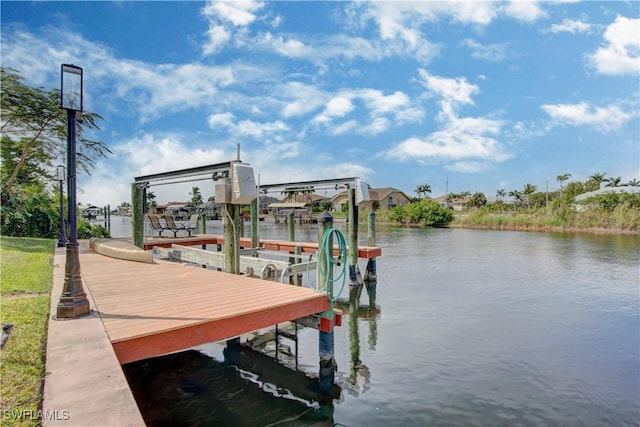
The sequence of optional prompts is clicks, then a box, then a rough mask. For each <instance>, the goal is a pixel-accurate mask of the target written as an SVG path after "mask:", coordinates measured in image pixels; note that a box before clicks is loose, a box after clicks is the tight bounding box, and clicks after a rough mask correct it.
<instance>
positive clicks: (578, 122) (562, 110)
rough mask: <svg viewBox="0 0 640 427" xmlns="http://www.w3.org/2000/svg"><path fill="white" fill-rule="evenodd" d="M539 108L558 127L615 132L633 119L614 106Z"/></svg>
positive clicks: (580, 105)
mask: <svg viewBox="0 0 640 427" xmlns="http://www.w3.org/2000/svg"><path fill="white" fill-rule="evenodd" d="M541 108H542V110H543V111H544V112H545V113H547V114H548V115H549V116H550V117H551V118H552V119H553V121H554V123H556V124H558V125H569V126H590V127H593V128H595V129H597V130H600V131H603V132H611V131H614V130H617V129H619V128H620V127H622V125H623V124H624V123H626V122H627V121H628V120H630V119H631V118H632V117H633V115H632V114H630V113H626V112H624V111H623V110H622V109H621V108H620V107H618V106H615V105H610V106H607V107H594V106H591V105H589V104H588V103H586V102H581V103H579V104H546V105H543V106H542V107H541Z"/></svg>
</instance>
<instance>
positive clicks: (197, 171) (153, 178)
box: [134, 161, 235, 183]
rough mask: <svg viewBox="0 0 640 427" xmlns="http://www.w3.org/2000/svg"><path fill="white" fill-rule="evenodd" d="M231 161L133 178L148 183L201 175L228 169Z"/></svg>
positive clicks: (137, 181) (138, 181)
mask: <svg viewBox="0 0 640 427" xmlns="http://www.w3.org/2000/svg"><path fill="white" fill-rule="evenodd" d="M234 162H235V161H234ZM231 163H233V162H223V163H216V164H212V165H206V166H197V167H194V168H187V169H178V170H175V171H169V172H161V173H155V174H151V175H143V176H137V177H135V178H134V179H135V182H136V183H150V182H157V181H165V180H169V179H177V178H187V177H193V176H201V175H206V174H213V173H216V172H225V171H228V170H229V169H230V168H231Z"/></svg>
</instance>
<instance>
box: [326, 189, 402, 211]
mask: <svg viewBox="0 0 640 427" xmlns="http://www.w3.org/2000/svg"><path fill="white" fill-rule="evenodd" d="M369 198H370V201H368V202H365V203H364V206H367V207H369V208H371V207H372V206H373V207H376V206H377V207H379V208H381V209H391V208H392V207H394V206H404V205H406V204H407V203H409V202H411V197H409V196H407V195H406V194H405V192H404V191H402V190H398V189H397V188H393V187H381V188H370V189H369ZM347 199H348V197H347V191H342V192H340V193H337V194H336V195H334V196H333V197H332V198H331V206H332V207H333V209H334V210H335V211H338V212H340V211H342V210H343V209H345V208H346V206H347V203H348V200H347Z"/></svg>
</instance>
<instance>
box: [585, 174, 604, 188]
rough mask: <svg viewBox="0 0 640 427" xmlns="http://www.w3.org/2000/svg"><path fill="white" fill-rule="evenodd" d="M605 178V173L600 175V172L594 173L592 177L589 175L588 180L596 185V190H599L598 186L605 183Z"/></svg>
mask: <svg viewBox="0 0 640 427" xmlns="http://www.w3.org/2000/svg"><path fill="white" fill-rule="evenodd" d="M605 176H607V174H606V173H600V172H596V173H594V174H593V175H591V176H590V177H589V179H590V180H591V181H593V182H595V183H596V184H598V188H597V189H598V190H599V189H600V185H601V184H602V182H603V181H606V179H605Z"/></svg>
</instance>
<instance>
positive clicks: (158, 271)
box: [80, 235, 329, 364]
mask: <svg viewBox="0 0 640 427" xmlns="http://www.w3.org/2000/svg"><path fill="white" fill-rule="evenodd" d="M186 239H187V238H182V239H169V238H166V239H165V238H163V239H157V240H160V241H161V242H162V243H168V244H169V245H170V244H171V243H174V242H175V241H176V240H179V241H180V243H182V244H188V243H186ZM189 239H190V241H191V242H192V243H190V244H193V245H199V244H217V242H218V241H217V240H216V241H211V238H210V237H208V236H207V235H201V236H196V237H192V238H189ZM149 240H151V239H149ZM289 243H290V242H289ZM154 245H157V246H160V245H159V244H158V243H156V242H151V241H150V242H149V246H150V247H151V246H154ZM145 246H146V245H145ZM80 264H81V270H82V275H83V278H84V281H85V286H87V287H88V289H89V291H90V292H91V295H92V297H93V300H94V302H95V306H96V309H97V311H98V312H99V314H100V317H101V318H102V321H103V324H104V326H105V329H106V331H107V334H108V335H109V339H110V340H111V343H112V345H113V348H114V350H115V352H116V355H117V357H118V360H119V361H120V363H121V364H125V363H129V362H133V361H137V360H142V359H146V358H149V357H154V356H158V355H161V354H165V353H169V352H173V351H178V350H183V349H186V348H189V347H193V346H196V345H200V344H204V343H208V342H214V341H220V340H224V339H228V338H231V337H235V336H238V335H241V334H244V333H248V332H251V331H254V330H257V329H260V328H264V327H269V326H273V325H276V324H278V323H282V322H286V321H290V320H293V319H297V318H301V317H305V316H309V315H314V314H317V313H321V312H323V311H325V310H327V309H329V300H328V299H327V297H326V295H325V294H322V293H317V292H315V291H313V290H311V289H308V288H304V287H298V286H290V285H286V284H282V283H277V282H272V281H265V280H260V279H254V278H250V277H244V276H239V275H232V274H227V273H223V272H218V271H214V270H208V269H202V268H194V267H189V266H182V265H179V264H176V263H171V262H167V261H162V260H157V261H156V263H155V264H147V263H140V262H134V261H124V260H119V259H115V258H109V257H106V256H103V255H100V254H97V253H94V252H93V251H92V250H91V249H89V248H88V245H86V244H84V243H83V244H82V245H81V246H80Z"/></svg>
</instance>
